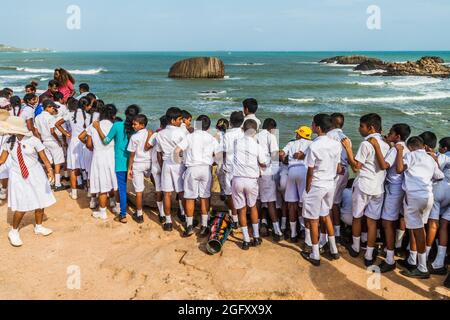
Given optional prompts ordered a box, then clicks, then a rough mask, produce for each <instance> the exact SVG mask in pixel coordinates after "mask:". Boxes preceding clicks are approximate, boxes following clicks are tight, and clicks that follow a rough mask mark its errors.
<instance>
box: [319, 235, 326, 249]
mask: <svg viewBox="0 0 450 320" xmlns="http://www.w3.org/2000/svg"><path fill="white" fill-rule="evenodd" d="M327 242H328V241H327V234H326V233H322V232H321V233H320V238H319V247H320V248H322V247H323V246H324V245H326V244H327Z"/></svg>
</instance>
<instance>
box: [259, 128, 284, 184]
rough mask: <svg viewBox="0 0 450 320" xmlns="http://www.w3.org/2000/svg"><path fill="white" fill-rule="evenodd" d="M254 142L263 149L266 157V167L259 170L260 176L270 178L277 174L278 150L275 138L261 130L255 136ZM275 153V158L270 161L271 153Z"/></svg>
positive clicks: (266, 131)
mask: <svg viewBox="0 0 450 320" xmlns="http://www.w3.org/2000/svg"><path fill="white" fill-rule="evenodd" d="M256 140H257V141H258V143H259V145H260V146H261V147H262V148H263V149H264V153H265V155H266V161H265V163H267V167H266V168H261V175H262V176H272V175H274V174H276V173H277V172H278V169H279V161H278V152H279V151H280V148H279V147H278V141H277V137H276V136H275V135H274V134H272V133H271V132H269V131H268V130H266V129H263V130H262V131H260V132H259V133H258V134H257V135H256ZM274 152H276V153H277V158H276V159H272V153H274Z"/></svg>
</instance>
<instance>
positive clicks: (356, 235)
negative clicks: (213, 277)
mask: <svg viewBox="0 0 450 320" xmlns="http://www.w3.org/2000/svg"><path fill="white" fill-rule="evenodd" d="M380 132H381V117H380V116H379V115H377V114H375V113H371V114H367V115H364V116H362V117H361V119H360V126H359V133H360V134H361V135H362V136H363V137H364V138H365V141H363V142H362V143H361V145H360V146H359V149H358V153H357V154H356V156H353V150H352V147H351V142H350V140H349V139H348V138H346V139H343V140H342V143H343V146H344V148H345V150H346V152H347V156H348V161H349V164H350V166H351V167H352V169H353V171H355V172H357V171H359V174H358V176H357V177H356V179H355V183H354V185H353V225H352V233H353V244H352V245H351V246H348V248H347V249H348V251H349V253H350V255H351V256H352V257H357V256H358V255H359V252H360V249H361V219H362V217H363V216H366V218H367V229H368V234H367V250H366V254H365V257H364V263H365V265H366V266H367V267H368V266H371V265H373V263H374V262H375V259H376V252H375V241H376V236H377V221H378V220H379V219H380V218H381V209H382V206H383V194H384V180H385V178H386V171H385V170H382V169H381V168H380V166H379V164H378V161H377V160H376V156H375V149H374V147H373V146H372V144H371V143H370V142H369V141H368V140H369V139H370V138H375V139H377V141H378V144H379V145H380V149H381V153H382V154H383V157H385V156H386V154H387V152H388V151H389V145H388V144H387V143H386V142H384V141H383V138H382V136H381V134H380ZM374 253H375V254H374Z"/></svg>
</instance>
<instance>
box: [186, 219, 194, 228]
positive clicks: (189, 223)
mask: <svg viewBox="0 0 450 320" xmlns="http://www.w3.org/2000/svg"><path fill="white" fill-rule="evenodd" d="M193 223H194V217H186V225H187V226H188V227H189V226H192V224H193Z"/></svg>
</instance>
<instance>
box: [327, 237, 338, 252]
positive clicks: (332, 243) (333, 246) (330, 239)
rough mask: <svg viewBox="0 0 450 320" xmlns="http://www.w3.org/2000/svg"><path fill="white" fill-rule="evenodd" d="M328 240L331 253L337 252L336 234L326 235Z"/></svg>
mask: <svg viewBox="0 0 450 320" xmlns="http://www.w3.org/2000/svg"><path fill="white" fill-rule="evenodd" d="M328 242H329V243H330V251H331V253H332V254H336V253H338V249H337V246H336V236H332V237H328Z"/></svg>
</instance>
